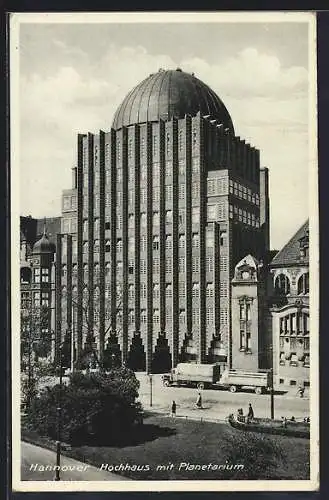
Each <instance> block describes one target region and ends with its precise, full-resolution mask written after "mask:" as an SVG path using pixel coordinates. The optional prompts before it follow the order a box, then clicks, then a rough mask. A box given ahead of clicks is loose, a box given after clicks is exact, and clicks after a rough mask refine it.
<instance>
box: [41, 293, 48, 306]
mask: <svg viewBox="0 0 329 500" xmlns="http://www.w3.org/2000/svg"><path fill="white" fill-rule="evenodd" d="M41 305H42V306H46V307H49V293H48V292H42V294H41Z"/></svg>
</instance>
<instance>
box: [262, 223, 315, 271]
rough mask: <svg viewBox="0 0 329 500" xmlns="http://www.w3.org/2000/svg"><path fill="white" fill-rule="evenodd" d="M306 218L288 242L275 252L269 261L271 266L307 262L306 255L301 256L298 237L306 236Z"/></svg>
mask: <svg viewBox="0 0 329 500" xmlns="http://www.w3.org/2000/svg"><path fill="white" fill-rule="evenodd" d="M308 228H309V224H308V220H307V221H306V222H305V223H304V224H303V225H302V227H300V228H299V229H298V231H297V232H296V233H295V234H294V236H293V237H292V238H291V239H290V240H289V241H288V243H287V244H286V245H285V246H284V247H283V248H282V249H281V250H280V252H279V253H277V254H276V256H275V257H274V259H273V260H272V261H271V264H270V265H271V266H275V267H279V266H286V265H291V264H301V263H304V264H308V256H306V257H304V258H303V257H301V253H300V241H299V240H300V239H301V238H304V237H308Z"/></svg>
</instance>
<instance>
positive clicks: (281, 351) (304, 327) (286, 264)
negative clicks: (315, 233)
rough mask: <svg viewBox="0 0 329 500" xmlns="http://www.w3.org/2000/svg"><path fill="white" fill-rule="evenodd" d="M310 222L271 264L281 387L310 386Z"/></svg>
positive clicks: (276, 361) (276, 362)
mask: <svg viewBox="0 0 329 500" xmlns="http://www.w3.org/2000/svg"><path fill="white" fill-rule="evenodd" d="M308 227H309V225H308V221H307V222H305V224H303V226H302V227H301V228H300V229H299V230H298V231H297V233H296V234H295V235H294V236H293V237H292V238H291V240H290V241H289V242H288V243H287V244H286V245H285V246H284V247H283V248H282V250H281V251H280V252H278V254H277V255H276V256H275V257H274V259H273V260H272V262H271V264H270V269H271V289H272V293H270V294H271V295H272V310H271V314H272V330H273V333H272V335H273V349H274V351H273V352H274V360H273V363H274V374H275V375H276V382H277V384H278V385H279V386H281V387H284V386H292V387H294V386H296V387H299V386H304V387H308V386H309V366H310V321H309V292H310V290H309V286H310V285H309V229H308Z"/></svg>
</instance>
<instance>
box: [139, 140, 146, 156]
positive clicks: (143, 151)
mask: <svg viewBox="0 0 329 500" xmlns="http://www.w3.org/2000/svg"><path fill="white" fill-rule="evenodd" d="M140 153H141V158H144V157H145V137H142V138H141V142H140Z"/></svg>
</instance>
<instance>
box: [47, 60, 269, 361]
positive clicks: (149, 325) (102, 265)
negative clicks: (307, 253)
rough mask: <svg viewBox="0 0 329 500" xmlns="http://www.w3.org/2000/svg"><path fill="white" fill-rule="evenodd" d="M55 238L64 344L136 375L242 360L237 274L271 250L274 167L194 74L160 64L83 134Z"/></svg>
mask: <svg viewBox="0 0 329 500" xmlns="http://www.w3.org/2000/svg"><path fill="white" fill-rule="evenodd" d="M72 173H73V182H72V188H71V189H69V190H65V191H64V192H63V205H62V209H63V210H62V228H61V232H62V234H61V235H58V238H57V255H56V262H57V263H58V265H57V266H56V292H57V301H58V303H61V307H58V308H57V315H56V341H57V345H59V342H60V341H61V339H63V335H65V332H67V331H69V332H70V335H71V338H72V339H73V342H74V345H75V347H76V356H77V359H81V358H82V355H83V352H84V350H85V349H86V348H88V347H89V349H90V347H92V350H94V351H95V353H96V354H97V358H98V360H101V362H104V363H105V364H106V363H107V362H108V360H110V359H113V357H120V359H121V360H122V361H123V362H124V363H126V364H128V365H129V366H131V367H132V368H134V369H135V370H145V369H146V370H147V371H164V370H167V369H169V368H170V367H171V366H175V365H176V364H177V362H178V361H192V362H193V361H198V362H214V361H221V362H223V363H227V364H228V365H230V366H232V349H231V347H232V325H231V280H232V278H233V276H234V269H235V266H236V264H237V263H238V262H239V261H240V260H241V259H242V258H243V257H244V256H245V255H248V254H251V255H253V256H254V257H255V258H256V259H258V260H260V259H266V255H267V253H268V250H269V199H268V170H267V169H266V168H260V160H259V151H258V150H257V149H255V148H254V147H252V146H251V145H249V144H247V143H246V142H245V141H244V140H243V139H241V138H240V137H237V136H236V135H235V133H234V127H233V123H232V120H231V117H230V115H229V113H228V111H227V109H226V108H225V106H224V104H223V103H222V101H221V100H220V99H219V97H218V96H217V95H216V94H215V93H214V92H213V91H212V90H211V89H210V88H209V87H208V86H207V85H205V84H204V83H203V82H201V81H200V80H199V79H197V78H196V77H195V76H194V75H193V74H192V75H191V74H187V73H185V72H183V71H181V70H180V69H177V70H175V71H172V70H170V71H169V70H168V71H165V70H159V72H157V73H155V74H152V75H150V76H149V77H147V78H146V79H145V80H144V81H142V82H141V83H140V84H139V85H137V86H136V87H135V88H134V89H132V91H131V92H130V93H129V94H128V95H127V97H126V98H125V99H124V100H123V102H122V104H121V105H120V106H119V108H118V109H117V111H116V113H115V116H114V119H113V123H112V128H111V130H110V131H109V132H104V131H100V132H99V134H96V135H94V134H91V133H88V134H79V135H78V140H77V165H76V167H74V168H73V171H72Z"/></svg>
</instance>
